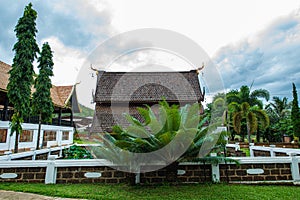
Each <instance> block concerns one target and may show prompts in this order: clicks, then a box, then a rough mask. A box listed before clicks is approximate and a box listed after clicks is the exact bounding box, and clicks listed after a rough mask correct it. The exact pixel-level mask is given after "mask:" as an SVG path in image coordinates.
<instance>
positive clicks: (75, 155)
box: [63, 145, 93, 159]
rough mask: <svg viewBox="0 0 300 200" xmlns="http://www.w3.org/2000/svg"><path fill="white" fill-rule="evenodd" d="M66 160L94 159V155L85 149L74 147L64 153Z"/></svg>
mask: <svg viewBox="0 0 300 200" xmlns="http://www.w3.org/2000/svg"><path fill="white" fill-rule="evenodd" d="M63 154H64V158H65V159H92V158H93V156H92V154H91V153H90V152H89V151H88V150H86V149H85V148H84V147H80V146H76V145H72V146H71V147H70V148H68V149H64V151H63Z"/></svg>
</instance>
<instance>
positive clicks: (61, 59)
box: [42, 37, 86, 85]
mask: <svg viewBox="0 0 300 200" xmlns="http://www.w3.org/2000/svg"><path fill="white" fill-rule="evenodd" d="M44 42H48V43H49V45H50V46H51V50H52V51H53V62H54V67H53V73H54V77H53V78H52V83H53V84H54V85H69V84H75V82H76V77H77V75H78V72H79V69H80V68H81V67H82V64H83V62H84V60H85V57H86V55H85V54H84V53H83V52H81V51H80V50H78V49H75V48H70V47H67V46H65V45H64V44H63V43H62V42H61V41H60V40H59V39H58V38H55V37H50V38H45V39H44V40H43V41H42V43H44Z"/></svg>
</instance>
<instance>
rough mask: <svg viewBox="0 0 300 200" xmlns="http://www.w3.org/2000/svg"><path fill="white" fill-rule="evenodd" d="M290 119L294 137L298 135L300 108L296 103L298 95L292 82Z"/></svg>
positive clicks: (299, 131)
mask: <svg viewBox="0 0 300 200" xmlns="http://www.w3.org/2000/svg"><path fill="white" fill-rule="evenodd" d="M291 119H292V124H293V132H294V136H295V137H300V110H299V104H298V95H297V89H296V86H295V84H294V83H293V102H292V113H291Z"/></svg>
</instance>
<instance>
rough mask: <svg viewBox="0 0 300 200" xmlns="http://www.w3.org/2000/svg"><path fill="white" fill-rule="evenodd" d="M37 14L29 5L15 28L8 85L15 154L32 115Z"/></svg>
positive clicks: (36, 48) (36, 50)
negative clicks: (11, 108)
mask: <svg viewBox="0 0 300 200" xmlns="http://www.w3.org/2000/svg"><path fill="white" fill-rule="evenodd" d="M36 18H37V12H36V11H35V10H33V9H32V4H31V3H29V4H28V5H27V6H26V7H25V9H24V13H23V16H22V17H21V18H20V19H19V20H18V23H17V25H16V27H15V30H14V31H15V32H16V37H17V42H16V43H15V45H14V47H13V51H15V56H14V58H13V64H12V69H11V70H10V71H9V74H10V77H9V83H8V85H7V90H8V93H7V95H8V98H9V101H10V103H12V104H13V105H14V114H13V116H12V121H11V131H12V133H14V132H15V133H16V141H15V147H14V152H15V153H16V152H18V144H19V134H20V133H21V132H22V123H23V122H24V118H25V117H28V116H29V114H30V95H31V86H32V84H33V75H34V69H33V64H32V63H33V61H34V59H35V58H36V57H37V53H38V52H39V48H38V45H37V43H36V40H35V37H36V33H37V29H36V22H35V21H36Z"/></svg>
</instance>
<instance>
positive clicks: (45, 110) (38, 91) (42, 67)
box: [32, 43, 54, 149]
mask: <svg viewBox="0 0 300 200" xmlns="http://www.w3.org/2000/svg"><path fill="white" fill-rule="evenodd" d="M52 57H53V56H52V51H51V48H50V45H49V44H48V43H45V44H43V47H42V52H41V55H40V57H39V58H38V62H39V65H38V68H39V75H38V77H37V78H36V79H35V83H34V88H35V92H34V93H33V98H32V111H33V113H34V114H38V115H39V129H38V138H37V146H36V149H39V143H40V135H41V134H40V133H41V124H42V122H50V121H51V120H52V113H53V110H54V108H53V103H52V99H51V92H50V89H51V87H52V84H51V79H50V76H53V65H54V63H53V61H52Z"/></svg>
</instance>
